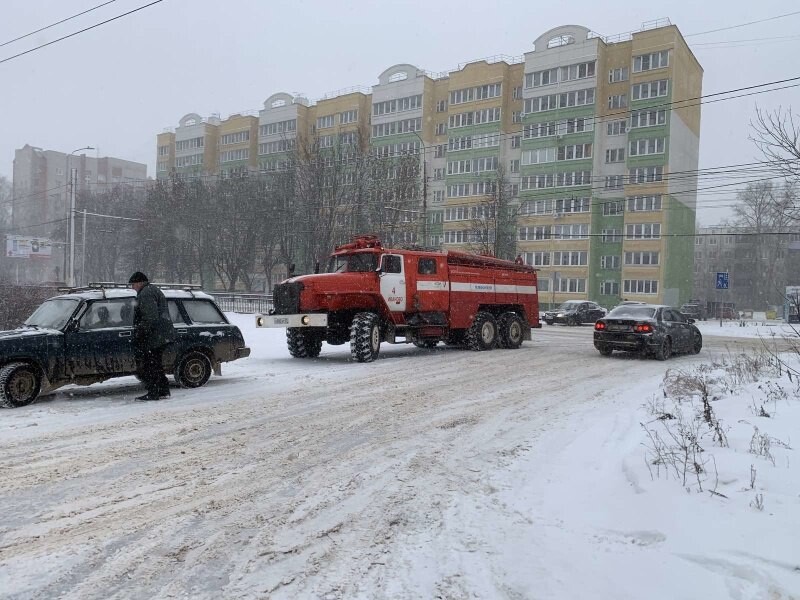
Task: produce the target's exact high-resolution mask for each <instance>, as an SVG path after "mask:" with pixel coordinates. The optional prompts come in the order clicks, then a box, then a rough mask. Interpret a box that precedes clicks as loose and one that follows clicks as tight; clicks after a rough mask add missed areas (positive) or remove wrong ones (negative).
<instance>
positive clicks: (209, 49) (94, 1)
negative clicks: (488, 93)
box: [0, 0, 800, 225]
mask: <svg viewBox="0 0 800 600" xmlns="http://www.w3.org/2000/svg"><path fill="white" fill-rule="evenodd" d="M103 1H104V0H2V4H1V5H0V6H1V7H2V8H0V44H3V43H4V42H6V41H8V40H11V39H13V38H16V37H18V36H20V35H24V34H26V33H29V32H31V31H34V30H36V29H39V28H41V27H44V26H46V25H49V24H51V23H54V22H56V21H59V20H60V19H63V18H66V17H68V16H71V15H73V14H76V13H78V12H81V11H83V10H86V9H89V8H91V7H94V6H97V5H99V4H102V3H103ZM151 1H152V0H115V1H114V2H112V3H110V4H108V5H107V6H104V7H103V8H101V9H98V10H96V11H93V12H90V13H88V14H87V15H84V16H83V17H79V18H77V19H74V20H71V21H69V22H67V23H64V24H62V25H60V26H57V27H54V28H51V29H48V30H46V31H43V32H40V33H38V34H36V35H34V36H31V37H29V38H26V39H24V40H21V41H19V42H15V43H13V44H8V45H4V46H0V60H3V59H5V58H8V57H9V56H12V55H14V54H17V53H18V52H23V51H25V50H27V49H29V48H32V47H34V46H37V45H40V44H43V43H46V42H49V41H51V40H54V39H56V38H58V37H61V36H63V35H66V34H69V33H72V32H73V31H77V30H79V29H82V28H84V27H88V26H90V25H93V24H95V23H98V22H100V21H103V20H105V19H108V18H111V17H113V16H116V15H118V14H121V13H124V12H127V11H129V10H132V9H135V8H137V7H139V6H142V5H144V4H148V3H149V2H151ZM659 4H660V5H661V6H662V7H663V8H659V6H658V5H659ZM667 6H669V7H670V8H669V9H667V8H666V7H667ZM798 10H800V3H798V2H797V1H796V0H762V1H760V2H757V3H754V2H752V1H749V0H747V1H745V0H706V1H698V0H692V1H688V0H675V1H673V2H670V3H646V2H645V3H642V2H641V1H633V0H612V1H611V2H597V0H571V1H570V2H550V3H546V2H530V1H529V2H524V1H521V0H516V1H511V0H493V1H491V2H465V1H464V0H460V1H458V2H456V1H452V0H437V1H431V0H408V1H402V2H401V1H396V0H381V1H379V2H375V1H369V2H368V1H365V0H350V1H348V2H332V1H330V0H306V1H304V2H292V1H291V0H289V1H285V2H277V1H271V0H224V1H216V2H214V1H212V0H163V1H162V2H160V3H158V4H155V5H153V6H151V7H149V8H146V9H144V10H141V11H139V12H136V13H134V14H132V15H130V16H128V17H124V18H122V19H119V20H117V21H114V22H112V23H109V24H107V25H103V26H101V27H98V28H96V29H93V30H91V31H87V32H85V33H82V34H80V35H78V36H75V37H73V38H70V39H67V40H64V41H62V42H59V43H57V44H53V45H52V46H49V47H46V48H43V49H41V50H37V51H35V52H32V53H30V54H27V55H25V56H21V57H19V58H15V59H13V60H11V61H9V62H5V63H0V90H2V93H0V109H2V110H0V175H5V176H7V177H8V178H9V179H10V178H11V173H12V162H13V159H14V149H15V148H20V147H22V146H23V145H24V144H26V143H28V144H31V145H34V146H39V147H41V148H45V149H52V150H59V151H62V152H70V151H72V150H74V149H75V148H79V147H81V146H94V147H96V148H97V149H98V152H99V155H100V156H106V155H108V156H116V157H120V158H125V159H129V160H135V161H139V162H144V163H146V164H147V168H148V174H149V175H150V176H153V175H154V174H155V149H156V141H155V136H156V134H157V133H159V132H161V131H162V130H163V129H164V128H165V127H174V126H176V125H177V123H178V120H179V119H180V118H181V117H182V116H183V115H185V114H186V113H189V112H197V113H199V114H201V115H202V116H204V117H205V116H208V115H209V114H211V113H220V115H221V116H222V117H223V118H225V117H226V116H227V115H229V114H231V113H235V112H239V111H242V110H257V109H259V108H261V107H262V104H263V102H264V100H265V99H266V98H267V97H268V96H270V95H271V94H273V93H275V92H280V91H285V92H289V93H303V94H304V95H306V96H308V97H309V98H311V99H312V100H313V99H315V98H318V97H320V96H322V95H324V94H326V93H328V92H331V91H334V90H337V89H341V88H345V87H350V86H356V85H361V86H371V85H374V84H376V83H377V78H378V75H379V74H380V73H381V72H382V71H383V70H384V69H386V68H387V67H389V66H391V65H393V64H396V63H411V64H414V65H416V66H418V67H420V68H423V69H426V70H429V71H435V72H439V71H446V70H448V69H453V68H455V67H456V66H457V65H458V64H459V63H461V62H465V61H468V60H473V59H478V58H482V57H487V56H493V55H497V54H507V55H512V56H518V55H522V54H523V53H525V52H527V51H530V50H531V45H532V43H533V40H534V39H536V38H537V37H538V36H539V35H540V34H542V33H543V32H545V31H547V30H548V29H550V28H552V27H555V26H558V25H564V24H570V23H574V24H579V25H584V26H586V27H588V28H589V29H592V30H594V31H596V32H599V33H601V34H603V35H612V34H616V33H622V32H626V31H634V30H638V29H640V28H641V26H642V23H643V22H645V21H651V20H654V19H659V18H662V17H667V18H669V19H670V20H671V22H672V23H673V24H674V25H677V26H678V27H679V28H680V30H681V31H682V33H683V34H684V35H685V36H687V41H688V42H689V44H690V46H691V47H692V49H693V51H694V53H695V55H696V56H697V58H698V60H699V61H700V63H701V65H702V66H703V68H704V70H705V77H704V81H703V92H704V94H709V93H714V92H720V91H724V90H730V89H733V88H740V87H745V86H750V85H755V84H759V83H765V82H769V81H775V80H780V79H787V78H790V77H796V76H800V61H798V60H797V56H798V53H800V34H798V33H797V30H798V27H800V14H797V15H793V16H787V17H784V18H780V19H774V20H771V21H768V22H764V23H758V24H753V25H748V26H743V27H737V28H734V29H727V30H725V31H719V32H716V33H710V34H706V35H692V34H696V33H700V32H706V31H709V30H713V29H719V28H723V27H730V26H734V25H740V24H743V23H748V22H752V21H757V20H760V19H766V18H769V17H774V16H777V15H783V14H786V13H791V12H795V11H798ZM763 38H769V39H763ZM798 99H800V87H795V88H791V89H786V90H782V91H776V92H771V93H764V94H760V95H755V96H748V97H744V98H739V99H734V100H729V101H724V102H717V103H713V104H707V105H704V106H703V113H702V133H701V142H700V146H701V147H700V168H701V169H702V168H709V167H716V166H721V165H732V164H739V163H747V162H751V161H753V160H755V159H756V158H758V153H757V151H756V150H755V148H754V146H753V144H752V142H750V141H749V140H748V135H749V121H750V119H751V118H752V117H753V113H754V108H755V106H756V103H758V105H759V106H761V107H763V108H767V109H773V108H777V107H778V106H781V105H782V106H783V107H788V106H791V105H792V104H793V103H794V108H795V110H798V109H800V100H798ZM754 177H755V176H754ZM717 183H727V181H718V182H717ZM731 201H732V194H731V196H725V195H720V194H718V193H715V194H709V195H701V196H699V197H698V214H699V219H700V221H701V222H703V224H706V225H709V224H713V223H716V222H717V221H718V220H719V219H720V218H721V217H723V216H725V214H727V209H726V208H725V207H726V205H729V204H730V203H731Z"/></svg>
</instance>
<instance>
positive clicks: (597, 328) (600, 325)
mask: <svg viewBox="0 0 800 600" xmlns="http://www.w3.org/2000/svg"><path fill="white" fill-rule="evenodd" d="M605 328H606V324H605V323H603V322H602V321H598V322H597V323H595V324H594V329H595V331H603V330H604V329H605Z"/></svg>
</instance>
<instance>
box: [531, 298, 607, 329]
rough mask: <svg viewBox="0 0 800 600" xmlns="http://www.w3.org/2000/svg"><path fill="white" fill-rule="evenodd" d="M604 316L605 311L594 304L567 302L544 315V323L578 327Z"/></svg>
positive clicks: (582, 301) (580, 301)
mask: <svg viewBox="0 0 800 600" xmlns="http://www.w3.org/2000/svg"><path fill="white" fill-rule="evenodd" d="M605 314H606V309H605V308H603V307H602V306H599V305H598V304H596V303H595V302H587V301H586V300H567V301H566V302H564V303H563V304H561V306H559V307H558V308H556V309H555V310H548V311H546V312H545V313H544V322H545V323H547V324H548V325H553V324H554V323H564V324H566V325H580V324H581V323H594V322H595V321H597V319H599V318H600V317H602V316H604V315H605Z"/></svg>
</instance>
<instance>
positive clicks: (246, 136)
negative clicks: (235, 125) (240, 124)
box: [219, 130, 250, 146]
mask: <svg viewBox="0 0 800 600" xmlns="http://www.w3.org/2000/svg"><path fill="white" fill-rule="evenodd" d="M249 141H250V131H248V130H245V131H237V132H236V133H226V134H225V135H223V136H222V137H221V138H220V140H219V145H220V146H228V145H230V144H242V143H244V142H249Z"/></svg>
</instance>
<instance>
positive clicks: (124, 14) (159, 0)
mask: <svg viewBox="0 0 800 600" xmlns="http://www.w3.org/2000/svg"><path fill="white" fill-rule="evenodd" d="M163 1H164V0H154V1H153V2H150V3H149V4H145V5H144V6H140V7H138V8H134V9H133V10H129V11H128V12H126V13H122V14H121V15H117V16H116V17H112V18H110V19H106V20H105V21H101V22H100V23H95V24H94V25H91V26H89V27H85V28H84V29H81V30H79V31H75V32H74V33H70V34H67V35H65V36H62V37H60V38H58V39H55V40H53V41H51V42H47V43H46V44H41V45H40V46H36V47H34V48H31V49H30V50H25V51H24V52H20V53H18V54H14V55H13V56H9V57H8V58H4V59H2V60H0V64H3V63H5V62H8V61H10V60H14V59H15V58H19V57H20V56H24V55H26V54H30V53H31V52H35V51H36V50H41V49H42V48H46V47H47V46H52V45H53V44H56V43H58V42H60V41H63V40H66V39H68V38H71V37H74V36H76V35H78V34H81V33H84V32H86V31H89V30H90V29H94V28H95V27H100V26H101V25H105V24H106V23H110V22H111V21H116V20H117V19H121V18H122V17H127V16H128V15H131V14H133V13H135V12H139V11H140V10H144V9H145V8H148V7H150V6H153V5H154V4H158V3H160V2H163Z"/></svg>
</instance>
